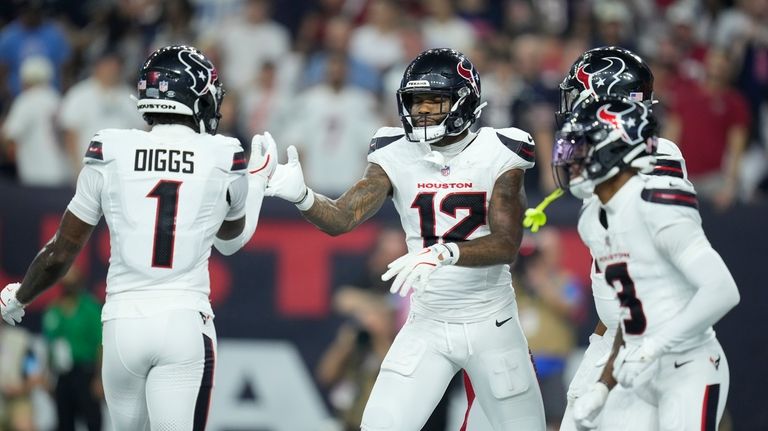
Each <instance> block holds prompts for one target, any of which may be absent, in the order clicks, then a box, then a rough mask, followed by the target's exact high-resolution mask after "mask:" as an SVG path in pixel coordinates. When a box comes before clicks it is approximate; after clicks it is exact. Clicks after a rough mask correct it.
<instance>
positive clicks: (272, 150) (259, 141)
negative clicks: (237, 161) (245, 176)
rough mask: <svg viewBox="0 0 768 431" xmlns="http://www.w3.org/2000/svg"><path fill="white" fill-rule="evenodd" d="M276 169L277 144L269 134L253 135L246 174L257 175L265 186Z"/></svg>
mask: <svg viewBox="0 0 768 431" xmlns="http://www.w3.org/2000/svg"><path fill="white" fill-rule="evenodd" d="M276 168H277V144H275V140H274V139H272V135H270V134H269V132H264V134H263V135H253V139H251V160H250V161H249V162H248V173H249V174H251V175H254V176H255V175H258V176H260V177H261V178H263V179H264V184H267V181H269V179H270V178H272V175H274V173H275V169H276Z"/></svg>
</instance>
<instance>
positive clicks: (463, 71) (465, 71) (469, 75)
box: [456, 60, 480, 96]
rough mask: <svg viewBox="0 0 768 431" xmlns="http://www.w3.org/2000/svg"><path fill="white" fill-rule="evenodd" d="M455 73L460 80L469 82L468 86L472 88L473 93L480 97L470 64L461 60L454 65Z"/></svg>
mask: <svg viewBox="0 0 768 431" xmlns="http://www.w3.org/2000/svg"><path fill="white" fill-rule="evenodd" d="M464 63H466V64H467V65H469V67H467V66H465V65H464ZM456 72H457V73H458V74H459V76H461V77H462V78H464V79H466V80H467V81H468V82H469V85H470V86H471V87H472V90H473V91H474V92H475V94H476V95H478V96H480V89H478V88H477V81H475V74H474V71H473V70H472V63H470V62H468V61H466V60H462V61H460V62H459V63H458V64H457V65H456Z"/></svg>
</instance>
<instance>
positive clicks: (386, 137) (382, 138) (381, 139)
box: [368, 127, 405, 154]
mask: <svg viewBox="0 0 768 431" xmlns="http://www.w3.org/2000/svg"><path fill="white" fill-rule="evenodd" d="M403 136H405V131H403V129H402V128H400V127H382V128H380V129H379V130H377V131H376V133H375V134H374V135H373V138H371V143H370V144H368V154H371V153H373V152H374V151H376V150H380V149H382V148H384V147H386V146H387V145H389V144H391V143H393V142H395V141H397V140H399V139H400V138H402V137H403Z"/></svg>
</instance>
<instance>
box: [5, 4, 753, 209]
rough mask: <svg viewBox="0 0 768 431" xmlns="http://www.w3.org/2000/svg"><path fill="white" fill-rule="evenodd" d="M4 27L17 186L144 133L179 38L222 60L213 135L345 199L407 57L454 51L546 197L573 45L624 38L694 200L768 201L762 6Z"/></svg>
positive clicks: (211, 8) (31, 12) (57, 10)
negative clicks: (156, 54) (142, 86)
mask: <svg viewBox="0 0 768 431" xmlns="http://www.w3.org/2000/svg"><path fill="white" fill-rule="evenodd" d="M0 22H2V30H1V31H0V119H2V142H3V145H2V151H1V152H0V165H1V168H0V171H2V173H3V175H5V176H9V177H16V178H18V179H19V181H21V182H22V183H24V184H28V185H35V186H61V185H68V184H72V183H73V181H74V178H75V176H76V172H77V171H78V170H79V167H80V163H81V162H80V159H81V157H82V154H83V152H84V149H85V147H86V146H87V144H88V142H89V139H90V137H91V136H92V135H93V133H94V132H95V131H96V130H98V129H101V128H110V127H116V128H126V127H137V128H141V127H145V126H144V124H143V122H142V119H141V118H140V117H139V115H138V114H137V113H136V109H135V101H133V100H132V99H131V98H130V97H129V96H130V95H131V94H133V93H134V92H135V91H134V89H133V86H134V85H135V79H136V72H137V70H138V68H139V66H140V65H141V63H142V61H143V60H144V59H145V58H146V56H147V55H148V54H149V53H150V52H152V51H153V50H154V49H156V48H158V47H160V46H163V45H168V44H182V43H183V44H192V45H195V46H197V47H198V48H200V49H201V50H203V52H205V53H206V55H207V56H209V57H210V58H212V59H213V61H214V63H215V64H216V65H218V68H219V70H220V76H221V77H222V78H221V79H222V81H223V83H224V85H225V87H226V90H227V96H226V98H225V102H224V103H225V104H224V107H223V109H222V114H223V116H224V117H223V124H222V126H221V127H220V132H221V133H224V134H229V135H234V136H236V137H239V138H241V139H243V140H247V139H248V138H249V137H250V136H251V135H252V134H254V133H261V132H263V131H265V130H268V131H270V132H271V133H272V134H273V135H274V136H275V138H276V140H277V142H278V144H279V145H280V146H281V147H283V148H284V147H287V146H288V145H296V146H297V147H298V148H299V150H300V152H301V153H302V156H303V158H302V160H303V162H304V165H305V166H304V168H305V172H306V176H308V177H309V178H308V181H309V183H310V184H313V186H315V188H316V189H318V190H320V191H323V192H326V193H330V194H333V193H338V192H341V191H343V190H345V189H346V187H347V186H349V185H350V184H352V183H353V181H354V180H356V179H358V178H359V177H360V175H361V174H362V171H363V169H364V165H365V153H366V151H367V145H366V144H367V142H368V140H369V139H370V137H371V136H372V134H373V132H374V131H375V130H376V129H377V128H378V127H381V126H385V125H392V126H397V125H399V119H398V117H397V110H396V106H395V98H394V93H395V91H396V89H397V88H398V86H399V81H400V78H401V76H402V72H403V70H404V68H405V66H406V65H407V64H408V62H409V61H410V60H411V59H412V58H413V57H414V56H415V55H416V54H418V53H419V52H421V51H422V50H424V49H426V48H432V47H452V48H455V49H457V50H460V51H462V52H464V53H465V54H467V55H468V56H469V58H470V59H471V60H472V61H473V62H474V64H475V65H476V67H477V69H478V70H479V72H480V75H481V80H482V87H483V88H482V90H483V95H484V99H485V100H487V101H488V102H489V105H488V107H487V108H486V110H485V112H484V115H483V117H482V118H481V121H480V123H481V124H480V126H493V127H509V126H510V125H512V126H515V127H520V128H522V129H525V130H527V131H529V132H531V133H532V134H533V136H534V138H535V139H536V142H537V145H538V147H539V148H538V151H537V153H538V154H537V157H538V166H537V168H536V169H534V170H533V172H531V173H530V174H529V175H527V183H528V184H527V187H528V189H529V192H533V193H534V194H536V193H539V192H540V193H545V192H548V191H550V190H551V189H552V188H553V187H554V185H553V181H552V178H551V174H550V167H549V159H550V157H551V154H550V151H551V150H550V148H551V142H552V140H553V132H554V130H553V129H554V126H555V122H554V112H555V111H556V110H557V108H558V104H559V94H558V84H559V83H560V81H561V80H562V78H563V76H564V75H565V73H566V72H567V70H568V68H569V66H570V65H571V64H572V62H573V61H574V60H575V59H576V58H577V57H578V55H579V54H581V52H583V51H584V50H586V49H589V48H591V47H596V46H604V45H620V46H623V47H626V48H629V49H632V50H634V51H636V52H638V53H639V54H641V55H642V56H643V58H644V59H645V60H646V61H647V62H648V63H649V64H650V65H651V66H652V69H653V71H654V74H655V76H656V85H655V90H656V91H655V96H656V98H657V99H658V104H657V106H656V109H655V112H657V113H659V114H660V115H659V117H660V119H661V123H662V126H663V129H662V131H663V133H662V136H664V137H667V138H671V139H672V140H674V141H676V142H677V143H678V144H679V145H680V146H681V148H682V151H683V154H684V156H685V158H686V160H687V162H688V166H687V167H688V171H689V173H690V176H691V177H692V179H693V181H694V182H695V183H696V185H697V188H698V189H699V191H700V194H701V196H702V198H704V199H709V200H711V202H712V203H714V204H715V205H717V206H719V207H721V208H724V209H725V208H728V207H730V206H731V205H733V204H735V203H737V202H743V203H748V202H750V201H753V200H755V199H760V198H761V197H763V196H764V195H765V194H766V193H768V192H767V191H766V190H767V189H768V181H767V180H766V165H767V164H768V163H767V162H766V146H767V145H768V144H767V142H768V138H767V137H768V1H767V0H655V1H644V0H643V1H641V0H538V1H532V0H426V1H415V0H290V1H281V2H277V1H273V0H216V1H214V0H165V1H161V2H160V1H155V0H111V1H96V0H90V1H76V0H13V1H7V2H2V5H0Z"/></svg>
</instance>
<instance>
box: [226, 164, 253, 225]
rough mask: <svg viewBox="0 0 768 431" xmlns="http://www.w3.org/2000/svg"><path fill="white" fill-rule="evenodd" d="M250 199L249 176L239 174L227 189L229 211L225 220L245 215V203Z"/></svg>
mask: <svg viewBox="0 0 768 431" xmlns="http://www.w3.org/2000/svg"><path fill="white" fill-rule="evenodd" d="M247 199H248V177H247V176H246V175H239V176H238V177H237V178H235V180H234V181H232V182H231V183H230V184H229V188H228V189H227V201H228V202H229V211H228V212H227V215H226V217H224V220H227V221H232V220H237V219H239V218H241V217H243V216H244V215H245V203H246V201H247Z"/></svg>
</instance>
